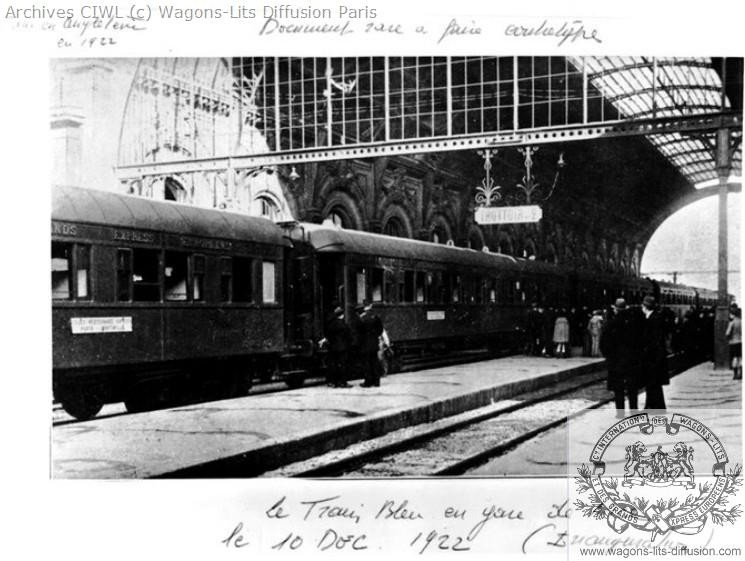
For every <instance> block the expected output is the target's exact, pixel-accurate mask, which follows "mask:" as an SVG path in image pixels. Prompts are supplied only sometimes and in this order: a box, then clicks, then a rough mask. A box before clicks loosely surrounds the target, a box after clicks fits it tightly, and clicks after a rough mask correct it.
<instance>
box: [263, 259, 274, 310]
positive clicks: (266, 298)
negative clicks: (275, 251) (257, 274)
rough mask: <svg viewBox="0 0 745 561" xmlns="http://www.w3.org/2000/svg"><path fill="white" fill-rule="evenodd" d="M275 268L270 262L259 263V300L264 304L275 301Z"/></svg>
mask: <svg viewBox="0 0 745 561" xmlns="http://www.w3.org/2000/svg"><path fill="white" fill-rule="evenodd" d="M276 274H277V273H276V266H275V265H274V263H272V262H271V261H262V263H261V287H262V288H261V300H262V302H265V303H273V302H276V301H277V291H276V280H277V279H276Z"/></svg>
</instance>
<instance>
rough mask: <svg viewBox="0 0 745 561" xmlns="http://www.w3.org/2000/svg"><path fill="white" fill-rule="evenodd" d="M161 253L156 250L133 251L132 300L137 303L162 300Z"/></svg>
mask: <svg viewBox="0 0 745 561" xmlns="http://www.w3.org/2000/svg"><path fill="white" fill-rule="evenodd" d="M159 269H160V252H159V251H158V250H155V249H133V250H132V285H133V287H132V288H133V292H132V299H133V300H134V301H135V302H157V301H158V300H160V278H159Z"/></svg>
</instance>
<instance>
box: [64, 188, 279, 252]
mask: <svg viewBox="0 0 745 561" xmlns="http://www.w3.org/2000/svg"><path fill="white" fill-rule="evenodd" d="M52 219H53V220H65V221H70V222H78V223H88V224H97V225H102V226H118V227H122V228H136V229H142V230H152V231H162V232H168V233H172V234H184V235H190V236H201V237H209V238H226V239H234V240H243V241H252V242H256V243H264V244H272V245H284V246H288V245H290V242H289V241H288V240H287V239H286V238H285V237H284V232H283V231H282V229H281V228H280V227H279V226H277V225H276V224H275V223H274V222H272V221H271V220H267V219H266V218H260V217H254V216H247V215H245V214H238V213H235V212H228V211H221V210H214V209H205V208H199V207H195V206H190V205H185V204H180V203H175V202H169V201H156V200H152V199H146V198H142V197H136V196H132V195H120V194H116V193H110V192H106V191H96V190H93V189H81V188H76V187H55V188H54V189H53V190H52Z"/></svg>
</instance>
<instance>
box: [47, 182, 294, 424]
mask: <svg viewBox="0 0 745 561" xmlns="http://www.w3.org/2000/svg"><path fill="white" fill-rule="evenodd" d="M289 245H290V244H289V242H288V241H287V240H286V238H285V237H284V235H283V231H282V230H281V229H280V228H279V227H278V226H276V225H275V224H274V223H272V222H271V221H269V220H266V219H263V218H250V217H246V216H242V215H237V214H232V213H228V212H219V211H212V210H203V209H198V208H194V207H190V206H185V205H177V204H166V203H162V202H155V201H151V200H148V199H143V198H136V197H129V196H121V195H115V194H111V193H105V192H100V191H93V190H82V189H72V188H60V189H55V191H54V195H53V203H52V336H53V392H54V396H55V398H56V399H57V400H58V401H60V402H61V403H62V405H63V407H64V408H65V410H66V411H68V412H69V413H70V414H71V415H73V416H75V417H78V418H87V417H90V416H92V415H95V414H96V413H97V412H98V410H99V409H100V408H101V406H102V404H103V403H107V402H113V401H121V400H124V401H125V403H126V404H127V407H128V408H129V409H132V410H138V409H140V408H142V407H144V406H145V404H146V402H147V400H148V398H149V397H151V393H152V392H153V391H154V389H153V385H152V384H151V382H153V381H155V380H159V379H163V378H164V377H168V376H170V375H172V374H173V373H174V372H177V371H178V372H180V373H183V372H188V373H190V374H192V375H195V376H205V377H206V376H220V375H225V378H229V379H223V380H222V381H223V383H231V384H237V385H239V386H240V385H244V386H246V385H248V384H249V383H250V377H249V376H248V375H247V372H249V371H255V369H257V368H266V367H271V366H268V365H271V364H273V363H274V362H275V361H274V359H276V357H277V356H278V355H279V354H280V353H281V352H282V351H283V350H284V348H285V341H284V309H283V303H282V295H283V292H282V290H281V287H282V285H283V279H282V274H283V269H284V267H283V261H284V252H285V249H286V248H288V247H289Z"/></svg>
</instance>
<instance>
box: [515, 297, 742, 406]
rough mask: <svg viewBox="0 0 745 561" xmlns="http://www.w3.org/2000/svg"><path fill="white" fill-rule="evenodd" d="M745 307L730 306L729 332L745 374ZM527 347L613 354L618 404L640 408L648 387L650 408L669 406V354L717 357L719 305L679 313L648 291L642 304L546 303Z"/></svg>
mask: <svg viewBox="0 0 745 561" xmlns="http://www.w3.org/2000/svg"><path fill="white" fill-rule="evenodd" d="M740 315H741V313H740V309H739V308H738V307H737V306H735V305H733V306H732V307H731V308H730V314H729V318H730V319H729V324H728V327H727V332H726V333H727V338H728V340H729V343H730V358H731V360H732V368H733V370H734V374H735V379H741V378H742V365H741V360H742V359H741V357H742V347H741V342H742V335H741V322H740ZM526 332H527V345H526V347H527V348H526V351H527V353H528V354H531V355H534V356H553V357H558V358H564V357H566V356H567V350H566V349H567V347H566V346H567V344H571V346H573V347H578V346H581V347H582V349H583V353H582V354H583V355H584V356H591V357H600V356H603V357H605V358H606V360H607V365H608V389H609V390H611V391H612V392H613V393H614V397H615V403H616V409H618V410H619V411H623V410H624V405H625V401H626V399H628V403H629V408H630V409H631V410H632V411H633V410H636V409H638V397H637V396H638V393H639V390H640V389H641V388H646V405H645V408H646V409H665V396H664V392H663V389H662V386H664V385H667V384H669V383H670V379H669V375H668V369H667V356H668V355H669V354H670V353H672V352H679V351H685V352H686V353H687V354H688V355H689V356H692V357H693V358H695V359H697V360H707V359H711V357H712V356H713V341H714V310H713V309H711V310H710V309H697V308H693V307H692V308H691V309H689V310H688V311H687V312H686V313H685V314H683V316H682V317H678V316H676V315H675V313H674V312H673V311H672V310H670V309H669V308H661V307H659V306H658V305H657V302H656V300H655V298H654V297H653V296H646V297H644V300H643V301H642V306H641V308H635V307H633V308H632V307H630V306H628V305H627V303H626V300H624V299H623V298H618V299H617V300H616V301H615V302H614V304H613V305H612V306H611V307H610V308H609V309H608V310H594V311H592V312H591V313H588V312H587V310H582V311H578V310H577V309H572V310H571V311H568V310H566V309H551V308H547V309H544V308H542V307H540V306H538V305H537V304H534V305H533V306H532V308H531V309H530V311H529V312H528V318H527V329H526Z"/></svg>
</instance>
